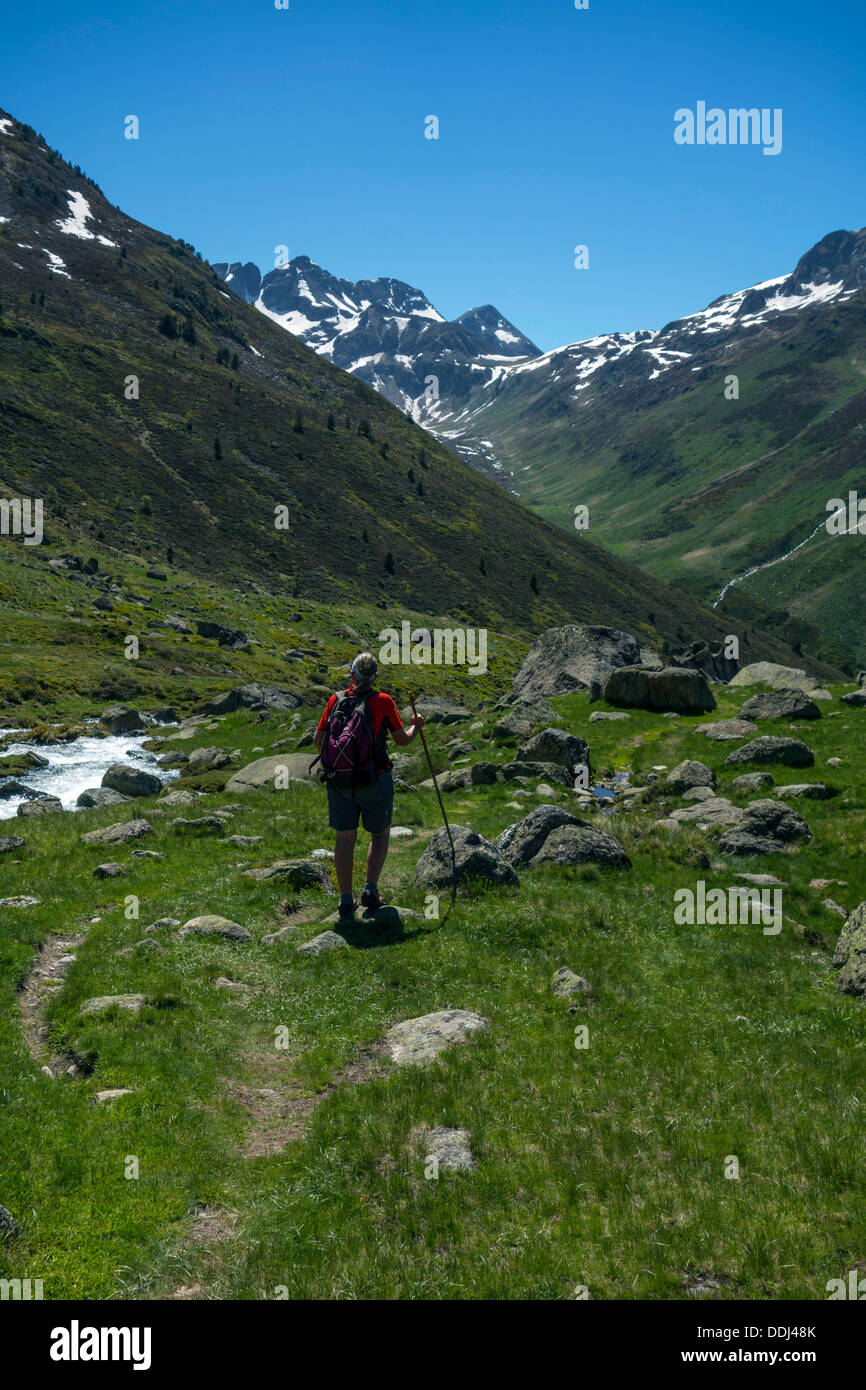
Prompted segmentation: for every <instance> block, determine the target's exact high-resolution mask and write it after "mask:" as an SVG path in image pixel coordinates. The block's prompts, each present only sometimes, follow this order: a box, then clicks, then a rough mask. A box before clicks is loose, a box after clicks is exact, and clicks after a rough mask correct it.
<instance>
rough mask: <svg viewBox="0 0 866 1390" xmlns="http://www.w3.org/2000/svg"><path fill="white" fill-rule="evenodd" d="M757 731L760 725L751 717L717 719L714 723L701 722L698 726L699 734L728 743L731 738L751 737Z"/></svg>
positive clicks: (718, 741)
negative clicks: (754, 722)
mask: <svg viewBox="0 0 866 1390" xmlns="http://www.w3.org/2000/svg"><path fill="white" fill-rule="evenodd" d="M757 732H758V726H757V724H753V723H752V721H751V719H717V720H716V722H715V723H714V724H701V725H700V726H699V728H698V733H699V734H704V735H705V736H706V737H707V738H711V739H713V740H714V741H715V742H717V743H726V742H728V741H730V740H731V739H738V738H749V736H750V735H751V734H756V733H757Z"/></svg>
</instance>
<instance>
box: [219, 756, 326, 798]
mask: <svg viewBox="0 0 866 1390" xmlns="http://www.w3.org/2000/svg"><path fill="white" fill-rule="evenodd" d="M314 759H315V754H309V753H272V754H271V755H270V756H269V757H267V758H257V759H256V761H255V762H254V763H247V765H246V767H242V768H240V769H239V770H238V771H237V772H235V773H233V774H232V776H231V777H230V778H229V780H228V781H227V782H226V791H228V792H232V793H237V792H248V791H253V790H254V789H255V788H256V787H267V786H271V787H276V786H280V787H282V786H283V785H284V783H285V780H286V779H288V781H289V782H295V781H304V782H314V781H315V779H316V773H315V772H312V773H311V772H310V768H311V766H312V764H313V762H314Z"/></svg>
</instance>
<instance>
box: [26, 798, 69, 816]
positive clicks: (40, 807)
mask: <svg viewBox="0 0 866 1390" xmlns="http://www.w3.org/2000/svg"><path fill="white" fill-rule="evenodd" d="M62 810H63V803H62V801H60V800H59V798H58V797H56V796H40V797H39V798H38V800H36V801H22V802H21V805H20V806H19V807H18V811H17V813H16V814H17V815H19V816H55V815H57V814H58V812H60V811H62Z"/></svg>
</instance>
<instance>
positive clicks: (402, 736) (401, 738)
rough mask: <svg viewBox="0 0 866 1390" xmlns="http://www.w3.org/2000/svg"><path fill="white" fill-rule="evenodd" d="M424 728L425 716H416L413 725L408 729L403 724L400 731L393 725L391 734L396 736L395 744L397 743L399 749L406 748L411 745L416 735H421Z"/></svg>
mask: <svg viewBox="0 0 866 1390" xmlns="http://www.w3.org/2000/svg"><path fill="white" fill-rule="evenodd" d="M423 728H424V716H423V714H416V715H415V716H414V717H413V719H412V723H411V724H410V725H409V727H408V729H404V728H403V726H402V724H401V725H400V728H399V729H395V728H394V727H393V725H392V726H391V733H392V734H393V735H394V742H395V743H396V745H397V747H398V748H405V747H406V744H407V743H411V742H412V740H413V738H414V737H415V735H416V734H420V732H421V730H422V729H423Z"/></svg>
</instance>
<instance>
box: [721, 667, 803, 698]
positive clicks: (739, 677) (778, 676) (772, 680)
mask: <svg viewBox="0 0 866 1390" xmlns="http://www.w3.org/2000/svg"><path fill="white" fill-rule="evenodd" d="M749 685H769V686H772V687H773V689H774V690H782V689H784V690H807V691H809V692H811V691H813V690H816V689H817V688H818V682H817V680H816V679H815V677H814V676H807V675H806V672H805V671H803V670H802V669H801V668H800V667H799V666H779V665H778V664H777V663H776V662H775V661H753V662H752V664H751V665H750V666H744V667H743V669H742V670H741V671H738V672H737V674H736V675H735V676H732V677H731V679H730V680H729V681H728V687H729V689H731V690H739V689H741V688H742V687H743V686H749Z"/></svg>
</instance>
